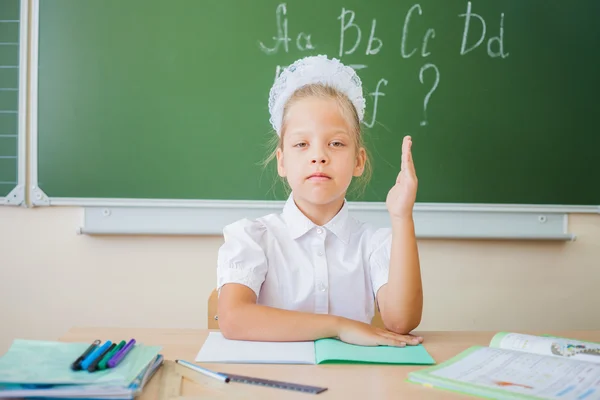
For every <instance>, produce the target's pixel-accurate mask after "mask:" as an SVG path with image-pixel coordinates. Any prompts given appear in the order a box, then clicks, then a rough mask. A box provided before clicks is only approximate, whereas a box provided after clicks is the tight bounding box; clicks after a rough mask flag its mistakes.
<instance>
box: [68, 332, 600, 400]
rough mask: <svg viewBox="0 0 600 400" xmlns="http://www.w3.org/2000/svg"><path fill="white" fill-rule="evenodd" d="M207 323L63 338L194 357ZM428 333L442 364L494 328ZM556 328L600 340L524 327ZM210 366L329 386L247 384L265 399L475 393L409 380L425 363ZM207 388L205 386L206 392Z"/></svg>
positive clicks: (152, 395) (151, 392)
mask: <svg viewBox="0 0 600 400" xmlns="http://www.w3.org/2000/svg"><path fill="white" fill-rule="evenodd" d="M208 332H209V330H208V329H197V330H194V329H133V328H132V329H125V328H73V329H71V330H69V332H67V334H65V335H64V336H63V337H61V338H60V339H59V340H61V341H66V342H75V341H77V342H92V341H93V340H95V339H101V340H113V341H115V340H116V341H118V340H122V339H124V340H127V339H129V338H135V339H136V340H137V341H138V342H142V343H144V344H147V345H160V346H162V347H163V349H162V351H161V354H163V355H164V356H165V359H167V360H175V359H184V360H187V361H191V362H194V359H195V357H196V354H197V353H198V351H199V350H200V347H201V346H202V344H203V343H204V340H206V337H207V335H208ZM416 333H417V334H418V335H420V336H423V338H424V339H425V341H424V343H423V345H424V346H425V347H426V348H427V351H428V352H429V353H430V354H431V356H432V357H433V358H434V359H435V360H436V362H437V363H438V364H439V363H441V362H443V361H445V360H447V359H449V358H451V357H453V356H454V355H456V354H458V353H460V352H461V351H463V350H465V349H467V348H468V347H470V346H473V345H483V346H487V345H489V343H490V340H491V338H492V336H493V335H494V334H495V333H496V332H416ZM522 333H533V334H543V333H548V334H553V335H557V336H563V337H571V338H575V339H580V340H588V341H594V342H600V331H550V332H522ZM205 365H206V366H207V367H208V368H211V369H214V370H219V371H226V372H230V373H234V374H240V375H249V376H255V377H259V378H265V379H275V380H281V381H289V382H295V383H300V384H306V385H314V386H323V387H327V388H328V390H327V391H326V392H323V393H321V394H319V395H316V396H315V395H310V394H305V393H296V392H292V391H289V390H281V389H271V388H263V387H258V386H254V385H247V384H240V383H231V384H232V385H240V386H243V388H244V389H247V390H248V393H254V394H256V395H258V397H259V398H261V399H304V400H308V399H313V398H314V399H315V400H320V399H323V400H325V399H344V400H346V399H411V400H412V399H425V400H426V399H473V397H471V396H466V395H460V394H456V393H450V392H446V391H443V390H439V389H432V388H426V387H423V386H420V385H416V384H413V383H408V382H406V378H407V376H408V373H409V372H411V371H415V370H418V369H422V368H425V367H426V366H396V365H351V364H350V365H349V364H345V365H339V364H338V365H336V364H328V365H273V364H271V365H264V364H263V365H258V364H219V365H215V364H210V365H208V364H205ZM160 376H161V375H160V371H159V372H158V373H157V374H156V375H155V376H154V377H153V378H152V381H151V382H150V383H149V384H148V386H147V387H146V388H145V390H144V393H143V395H142V396H141V399H143V400H146V399H156V398H157V397H158V387H159V385H158V383H159V381H160ZM202 393H203V389H202V387H201V386H199V385H196V384H194V383H191V382H189V383H184V385H183V391H182V394H183V395H185V396H199V395H201V394H202ZM204 393H206V392H204Z"/></svg>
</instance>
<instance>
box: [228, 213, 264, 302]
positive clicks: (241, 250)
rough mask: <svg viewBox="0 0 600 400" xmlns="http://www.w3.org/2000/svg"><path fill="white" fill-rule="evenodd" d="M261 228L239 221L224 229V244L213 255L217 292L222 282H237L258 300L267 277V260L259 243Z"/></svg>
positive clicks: (253, 223)
mask: <svg viewBox="0 0 600 400" xmlns="http://www.w3.org/2000/svg"><path fill="white" fill-rule="evenodd" d="M265 230H266V229H265V227H264V225H262V224H261V223H260V222H257V221H251V220H249V219H242V220H240V221H237V222H234V223H233V224H230V225H228V226H226V227H225V229H224V230H223V236H224V238H225V242H224V243H223V245H222V246H221V247H220V248H219V252H218V256H217V290H220V289H221V287H222V286H223V285H225V284H226V283H239V284H242V285H245V286H247V287H249V288H250V289H252V290H253V291H254V293H255V294H256V297H257V298H258V294H259V292H260V288H261V286H262V284H263V282H264V281H265V277H266V275H267V266H268V265H267V259H266V256H265V252H264V249H263V248H262V247H261V240H262V237H263V235H264V233H265Z"/></svg>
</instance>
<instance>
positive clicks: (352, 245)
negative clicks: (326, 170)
mask: <svg viewBox="0 0 600 400" xmlns="http://www.w3.org/2000/svg"><path fill="white" fill-rule="evenodd" d="M223 234H224V238H225V243H224V244H223V245H222V246H221V248H220V249H219V253H218V261H217V264H218V265H217V289H218V290H220V289H221V287H222V286H223V285H225V284H227V283H239V284H242V285H245V286H247V287H249V288H250V289H252V290H253V291H254V293H256V296H257V303H258V304H262V305H266V306H271V307H277V308H281V309H286V310H293V311H304V312H311V313H321V314H333V315H338V316H342V317H346V318H350V319H354V320H358V321H362V322H365V323H370V322H371V319H372V318H373V315H374V311H375V296H376V294H377V291H378V290H379V288H381V286H383V285H384V284H385V283H387V280H388V271H389V262H390V248H391V230H390V229H389V228H381V229H374V228H372V227H370V226H368V225H367V224H364V223H361V222H359V221H357V220H355V219H354V218H353V217H351V216H349V215H348V205H347V203H346V202H344V206H343V207H342V209H341V210H340V211H339V213H338V214H337V215H336V216H335V217H334V218H333V219H331V221H329V222H328V223H327V224H326V225H324V226H317V225H315V224H314V223H313V222H311V221H310V220H309V219H308V218H307V217H306V216H305V215H304V214H303V213H302V211H300V210H299V209H298V207H297V206H296V204H295V202H294V200H293V198H292V196H290V197H289V198H288V200H287V202H286V203H285V206H284V208H283V212H282V213H281V214H269V215H266V216H264V217H261V218H258V219H256V220H249V219H242V220H240V221H237V222H235V223H233V224H230V225H228V226H226V227H225V229H224V231H223Z"/></svg>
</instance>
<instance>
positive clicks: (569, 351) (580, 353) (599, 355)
mask: <svg viewBox="0 0 600 400" xmlns="http://www.w3.org/2000/svg"><path fill="white" fill-rule="evenodd" d="M490 347H497V348H501V349H509V350H518V351H525V352H528V353H535V354H541V355H545V356H553V357H560V358H567V359H573V360H578V361H588V362H594V363H600V344H595V343H591V342H582V341H578V340H571V339H561V338H555V337H551V336H533V335H524V334H520V333H506V332H503V333H499V334H498V335H496V336H495V337H494V339H492V343H491V344H490Z"/></svg>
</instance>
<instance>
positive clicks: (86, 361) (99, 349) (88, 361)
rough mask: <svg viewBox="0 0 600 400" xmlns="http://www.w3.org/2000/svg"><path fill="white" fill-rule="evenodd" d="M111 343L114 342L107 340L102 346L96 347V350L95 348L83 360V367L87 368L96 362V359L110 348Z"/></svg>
mask: <svg viewBox="0 0 600 400" xmlns="http://www.w3.org/2000/svg"><path fill="white" fill-rule="evenodd" d="M111 344H112V342H111V341H110V340H107V341H106V342H104V344H103V345H102V346H100V347H96V350H94V351H93V352H92V353H91V354H90V355H89V356H87V357H86V358H85V359H84V360H83V361H82V362H81V369H83V370H87V369H88V367H89V366H90V365H91V364H92V363H93V362H94V360H95V359H96V358H98V356H99V355H100V354H102V353H104V350H106V349H108V348H109V347H110V345H111Z"/></svg>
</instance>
